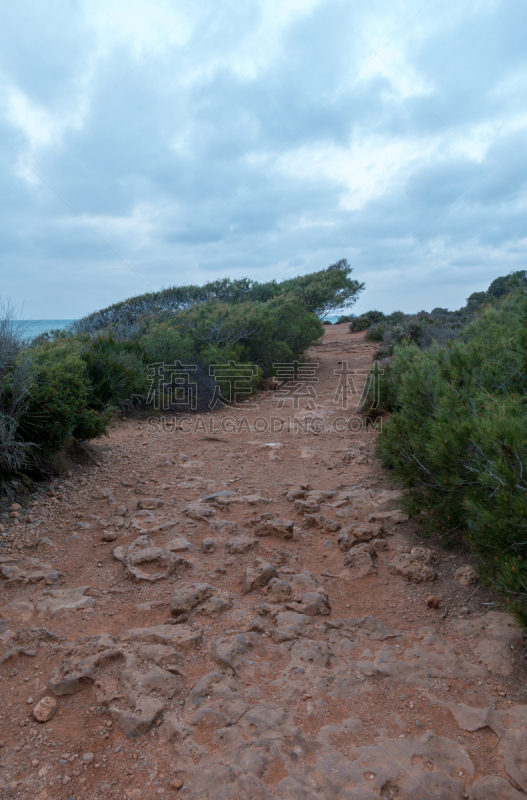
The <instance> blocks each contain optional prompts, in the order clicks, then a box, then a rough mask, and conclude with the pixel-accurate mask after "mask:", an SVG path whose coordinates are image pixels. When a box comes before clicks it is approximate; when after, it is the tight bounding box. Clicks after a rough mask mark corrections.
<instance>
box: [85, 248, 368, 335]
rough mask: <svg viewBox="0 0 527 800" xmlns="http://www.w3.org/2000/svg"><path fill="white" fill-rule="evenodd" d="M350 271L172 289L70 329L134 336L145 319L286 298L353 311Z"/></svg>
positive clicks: (343, 266)
mask: <svg viewBox="0 0 527 800" xmlns="http://www.w3.org/2000/svg"><path fill="white" fill-rule="evenodd" d="M352 271H353V270H352V268H351V267H350V265H349V264H348V262H347V261H346V259H345V258H343V259H341V260H340V261H337V262H336V263H335V264H330V266H329V267H326V269H322V270H318V271H317V272H311V273H309V274H308V275H298V276H297V277H296V278H288V279H287V280H284V281H280V282H277V281H275V280H272V281H268V282H267V283H258V282H257V281H251V280H249V279H248V278H240V279H239V280H234V281H233V280H231V279H230V278H221V279H219V280H215V281H210V282H208V283H205V284H204V285H203V286H193V285H188V286H172V287H170V288H169V289H163V290H161V291H159V292H150V293H148V294H142V295H139V296H137V297H131V298H129V299H128V300H124V301H122V302H120V303H115V304H114V305H113V306H109V307H108V308H105V309H102V310H101V311H95V312H94V313H93V314H88V316H86V317H84V318H83V319H81V320H78V321H77V322H76V323H74V324H73V326H72V330H73V331H74V332H75V333H90V334H91V333H94V332H96V331H99V330H102V329H103V328H108V327H109V326H112V327H113V328H116V327H119V328H120V329H121V331H122V332H123V333H125V332H127V331H130V330H132V331H133V330H134V329H135V328H136V326H137V324H138V323H140V322H141V320H144V319H145V318H146V317H150V316H155V318H156V320H157V321H158V322H160V321H161V320H162V319H171V318H172V317H173V316H174V315H177V314H178V313H179V312H182V311H185V310H187V309H190V308H192V307H193V306H196V305H200V304H208V303H215V302H219V303H227V304H228V305H230V306H234V305H236V304H238V303H253V302H254V303H267V302H269V301H272V300H276V299H277V298H280V297H285V296H286V295H289V296H291V297H292V298H294V299H296V301H297V302H298V303H299V304H300V305H301V306H302V307H303V308H304V310H305V311H307V312H309V313H313V314H316V315H317V316H319V317H324V316H327V315H328V314H331V313H334V312H335V311H337V310H339V309H342V308H346V307H350V306H352V305H353V304H354V303H355V302H356V300H357V298H358V296H359V294H360V292H362V290H363V289H364V284H363V283H360V282H359V281H356V280H353V279H352V278H350V275H351V272H352Z"/></svg>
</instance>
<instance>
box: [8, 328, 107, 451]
mask: <svg viewBox="0 0 527 800" xmlns="http://www.w3.org/2000/svg"><path fill="white" fill-rule="evenodd" d="M32 360H33V386H32V388H31V390H30V392H29V397H28V408H27V413H26V414H25V415H24V417H23V419H22V420H21V429H22V430H23V431H25V432H27V434H29V435H30V437H31V440H32V441H33V442H34V443H35V444H36V445H38V447H39V448H40V452H41V453H42V454H43V455H44V456H45V457H49V456H50V455H52V454H53V453H55V452H57V451H58V450H60V449H61V447H62V446H63V445H64V443H65V442H66V441H67V440H68V439H69V438H70V437H74V438H75V439H79V440H83V439H93V438H96V437H97V436H101V435H102V434H103V433H105V432H106V425H107V423H108V420H109V414H100V413H99V412H98V411H97V410H95V409H94V408H91V407H90V400H92V401H93V399H94V398H93V392H92V386H91V384H90V381H89V379H88V376H87V370H86V364H85V362H84V361H83V359H82V357H81V356H80V353H79V345H78V343H77V342H75V341H73V340H68V339H66V340H61V339H59V340H57V341H56V342H53V343H48V344H45V345H43V346H41V347H39V348H35V349H34V350H33V351H32Z"/></svg>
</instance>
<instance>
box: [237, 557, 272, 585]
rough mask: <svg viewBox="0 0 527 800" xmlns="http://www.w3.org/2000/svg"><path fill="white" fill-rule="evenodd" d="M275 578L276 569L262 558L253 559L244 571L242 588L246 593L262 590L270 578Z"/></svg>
mask: <svg viewBox="0 0 527 800" xmlns="http://www.w3.org/2000/svg"><path fill="white" fill-rule="evenodd" d="M276 577H277V571H276V567H275V566H274V565H273V564H271V563H270V562H269V561H265V560H264V559H263V558H255V559H254V561H253V562H252V564H250V565H249V566H248V567H247V568H246V570H245V576H244V586H245V591H246V592H252V591H254V590H255V589H262V588H263V587H264V586H267V584H268V583H269V581H270V580H271V578H276Z"/></svg>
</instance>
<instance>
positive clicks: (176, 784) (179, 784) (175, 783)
mask: <svg viewBox="0 0 527 800" xmlns="http://www.w3.org/2000/svg"><path fill="white" fill-rule="evenodd" d="M170 786H171V788H172V789H175V790H176V791H178V792H179V790H180V789H182V788H183V781H182V780H181V778H174V779H173V780H171V781H170Z"/></svg>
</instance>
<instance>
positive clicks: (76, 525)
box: [0, 325, 527, 800]
mask: <svg viewBox="0 0 527 800" xmlns="http://www.w3.org/2000/svg"><path fill="white" fill-rule="evenodd" d="M346 328H347V326H346V325H341V326H333V327H332V328H329V329H328V331H327V332H326V336H325V338H324V341H323V343H322V344H321V345H320V346H319V347H317V348H314V349H313V351H312V352H311V353H310V356H309V358H310V359H311V360H312V361H314V362H317V363H318V364H319V368H318V369H317V370H316V376H317V377H319V381H318V382H317V383H313V384H309V385H310V386H311V389H309V390H308V391H306V392H304V396H303V397H302V398H299V399H298V403H297V404H298V406H299V407H298V409H296V410H295V409H294V408H293V406H294V404H295V400H294V398H284V397H281V396H277V394H276V393H275V392H273V391H272V390H270V391H267V392H265V393H263V394H262V395H260V397H259V398H258V408H254V407H252V406H250V405H249V404H242V406H241V407H239V408H237V409H234V410H233V409H223V410H217V411H215V412H214V413H213V414H211V415H210V417H208V416H207V417H206V418H201V419H200V420H199V424H197V422H196V420H197V419H198V418H194V419H193V420H192V421H190V422H189V420H188V419H187V420H181V421H179V422H177V423H175V424H166V423H164V424H162V425H161V424H158V425H151V424H149V423H147V422H144V421H137V420H122V421H119V422H117V423H116V424H115V426H114V427H113V429H112V431H111V435H110V437H109V440H105V441H100V442H96V443H94V447H95V451H96V452H97V456H96V457H97V459H98V461H97V463H93V464H92V465H90V466H87V467H86V468H85V469H83V470H74V471H73V473H72V474H70V475H69V476H66V478H65V479H62V480H58V481H56V482H55V483H54V484H53V488H52V489H51V490H50V491H49V493H48V492H47V490H46V493H42V495H40V496H38V497H37V498H36V499H35V500H33V501H32V503H30V504H29V506H28V507H25V508H17V506H16V504H15V505H14V506H12V508H11V510H10V511H9V512H7V513H6V514H4V516H3V517H2V522H3V530H2V531H1V533H2V535H1V536H0V575H1V577H2V582H1V585H0V590H1V594H2V598H1V599H0V605H1V606H2V607H1V608H0V643H1V648H0V652H1V653H2V655H1V658H0V691H1V693H2V694H1V696H2V701H3V702H2V705H1V707H0V714H1V717H0V738H1V740H2V748H1V749H0V796H1V797H22V798H32V799H33V798H35V800H62V799H63V798H64V800H71V799H73V798H75V800H89V799H91V798H100V797H105V798H122V799H123V800H124V799H125V798H141V800H150V798H152V799H153V798H159V797H165V798H170V797H174V798H175V797H178V798H181V800H183V798H184V800H191V799H192V800H198V798H199V800H209V799H210V800H275V799H278V798H281V799H282V800H373V798H386V800H391V799H392V798H393V799H395V798H397V800H461V798H472V800H500V798H503V799H504V800H520V798H522V797H525V794H527V705H525V702H526V701H527V695H526V694H525V692H524V685H525V684H524V681H523V680H522V676H523V675H524V673H523V661H522V647H523V636H522V632H521V631H520V630H519V628H518V627H517V626H516V625H515V623H514V620H513V619H512V618H511V617H510V616H508V615H507V614H505V613H503V611H501V610H500V608H499V606H498V605H497V603H496V598H495V597H493V596H492V595H491V594H490V593H489V591H488V590H486V589H485V588H484V587H482V586H481V585H480V584H479V583H477V581H476V580H475V574H474V572H473V570H472V567H471V565H470V561H469V560H467V557H466V556H463V555H462V554H459V553H454V554H452V553H450V552H449V551H446V550H444V549H441V548H440V547H436V546H435V545H434V543H431V542H430V541H429V540H427V541H425V540H423V539H420V538H419V528H418V526H417V525H416V523H415V522H414V521H413V520H411V519H410V520H408V518H407V517H406V516H405V515H404V514H402V513H401V512H400V510H399V508H398V499H399V493H398V492H397V491H396V489H394V487H393V486H391V485H390V484H389V483H388V481H387V477H386V475H385V474H384V473H383V471H382V469H381V467H380V465H379V464H378V462H377V461H376V460H375V458H374V455H373V447H374V437H375V433H374V432H372V431H371V430H367V429H360V428H361V425H360V418H359V417H357V416H356V415H355V406H356V405H357V400H358V398H357V396H354V397H351V396H350V397H348V401H349V402H348V405H349V408H347V409H346V408H343V407H342V406H343V400H344V399H345V398H344V397H343V395H342V393H341V394H340V395H339V396H338V397H337V402H335V391H336V389H337V388H338V383H339V379H340V378H341V376H339V374H335V371H337V373H338V372H339V371H340V372H342V368H343V366H344V367H346V364H347V367H348V368H349V369H359V370H360V369H362V370H363V371H365V368H367V367H368V365H369V363H370V362H371V360H372V356H373V352H374V349H375V348H374V347H373V346H372V345H370V344H368V343H366V342H364V339H363V337H362V335H360V334H354V335H350V334H349V333H347V331H346ZM342 362H345V363H344V365H343V363H342ZM344 371H345V370H344ZM353 379H354V380H355V387H356V389H357V390H358V391H360V386H361V385H362V383H363V381H364V376H361V375H358V376H355V377H354V378H353ZM350 381H351V378H350ZM300 394H301V393H300ZM315 395H316V397H315ZM345 405H346V403H344V406H345ZM280 406H281V407H280ZM310 417H311V418H315V422H314V423H312V424H311V425H309V424H306V422H305V419H306V418H310ZM295 419H296V422H295ZM273 420H274V421H273ZM280 420H282V422H283V424H280ZM347 420H351V422H350V424H349V429H348V428H346V422H347ZM297 423H300V427H299V425H298V424H297ZM269 426H272V430H270V429H269ZM189 428H190V429H191V430H189ZM357 428H359V430H357ZM1 528H2V526H0V530H1Z"/></svg>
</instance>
